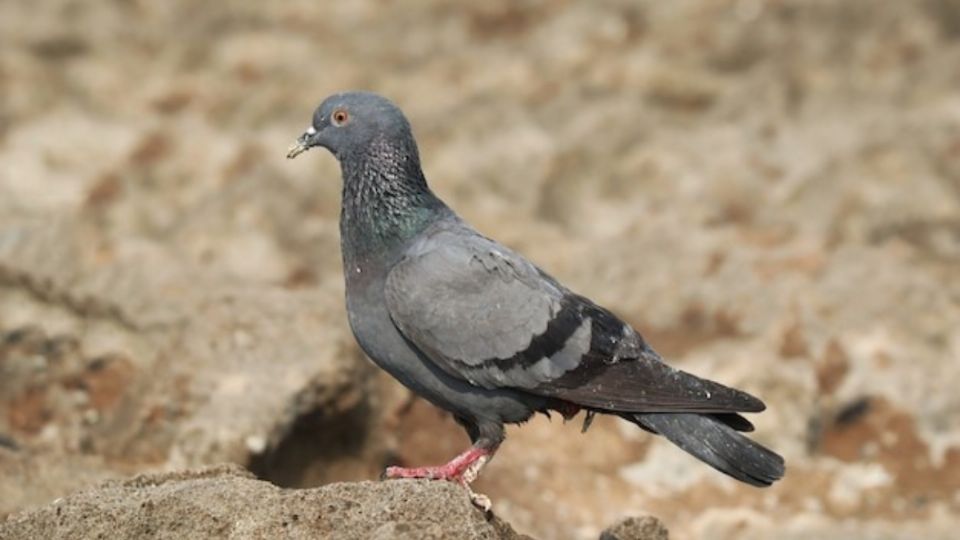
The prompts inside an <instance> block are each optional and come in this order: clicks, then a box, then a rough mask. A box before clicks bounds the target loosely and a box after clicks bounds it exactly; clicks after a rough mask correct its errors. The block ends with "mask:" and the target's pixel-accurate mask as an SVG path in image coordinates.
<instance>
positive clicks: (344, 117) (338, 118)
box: [330, 109, 350, 127]
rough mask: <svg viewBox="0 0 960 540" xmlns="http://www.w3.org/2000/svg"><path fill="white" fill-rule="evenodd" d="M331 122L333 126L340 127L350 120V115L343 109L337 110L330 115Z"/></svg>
mask: <svg viewBox="0 0 960 540" xmlns="http://www.w3.org/2000/svg"><path fill="white" fill-rule="evenodd" d="M330 120H331V121H332V122H333V125H335V126H337V127H340V126H342V125H344V124H346V123H347V121H348V120H350V115H349V114H347V111H345V110H343V109H337V110H335V111H333V114H331V115H330Z"/></svg>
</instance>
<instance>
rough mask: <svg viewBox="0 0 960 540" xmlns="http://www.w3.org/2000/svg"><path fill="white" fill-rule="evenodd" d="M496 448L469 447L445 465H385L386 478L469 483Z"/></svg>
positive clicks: (474, 478)
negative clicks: (409, 467)
mask: <svg viewBox="0 0 960 540" xmlns="http://www.w3.org/2000/svg"><path fill="white" fill-rule="evenodd" d="M495 451H496V448H493V449H490V448H481V447H477V446H472V447H470V448H469V449H468V450H467V451H466V452H464V453H462V454H460V455H459V456H457V457H455V458H453V459H451V460H450V462H449V463H447V464H446V465H440V466H437V467H415V468H412V469H408V468H404V467H387V470H386V471H384V476H385V477H387V478H428V479H431V480H450V481H453V482H459V483H461V484H469V483H470V482H473V481H474V480H476V478H477V474H479V473H480V469H481V468H483V466H484V465H485V464H486V463H487V461H489V460H490V458H491V457H492V456H493V453H494V452H495Z"/></svg>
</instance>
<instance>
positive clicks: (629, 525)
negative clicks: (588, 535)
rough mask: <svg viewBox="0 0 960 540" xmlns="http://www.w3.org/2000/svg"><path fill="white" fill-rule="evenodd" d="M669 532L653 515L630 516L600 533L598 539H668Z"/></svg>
mask: <svg viewBox="0 0 960 540" xmlns="http://www.w3.org/2000/svg"><path fill="white" fill-rule="evenodd" d="M669 538H670V534H669V533H668V532H667V528H666V527H664V526H663V523H661V522H660V520H659V519H657V518H655V517H653V516H643V517H630V518H627V519H625V520H623V521H621V522H619V523H617V524H616V525H613V526H611V527H610V528H608V529H607V530H605V531H603V533H601V534H600V540H668V539H669Z"/></svg>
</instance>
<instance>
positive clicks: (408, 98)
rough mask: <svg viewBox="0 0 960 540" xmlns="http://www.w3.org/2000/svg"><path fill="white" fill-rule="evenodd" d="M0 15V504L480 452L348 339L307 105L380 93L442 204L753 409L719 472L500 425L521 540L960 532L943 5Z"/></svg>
mask: <svg viewBox="0 0 960 540" xmlns="http://www.w3.org/2000/svg"><path fill="white" fill-rule="evenodd" d="M472 4H473V5H469V3H459V2H453V1H444V0H436V1H426V0H421V1H415V2H405V3H402V4H401V3H399V2H386V1H373V0H368V1H355V2H318V1H313V0H311V1H307V0H300V1H291V2H284V3H282V4H281V3H267V2H253V1H240V0H227V1H221V2H203V3H198V2H189V1H186V0H170V1H166V2H147V1H135V0H130V1H121V0H116V1H107V2H81V1H74V0H46V1H44V2H42V3H40V2H27V1H20V0H9V1H6V2H3V3H2V5H0V516H3V515H7V514H10V513H13V512H16V511H18V510H21V509H25V508H32V507H36V506H38V505H42V504H45V503H47V502H49V501H51V500H53V499H54V498H56V497H60V496H63V495H65V494H67V493H70V492H72V491H74V490H77V489H79V488H82V487H86V486H90V485H94V484H96V483H98V482H101V481H103V480H106V479H111V478H124V477H127V476H129V475H132V474H135V473H139V472H144V471H157V470H170V469H178V468H184V467H196V466H201V465H206V464H213V463H221V462H225V461H227V462H235V463H239V464H241V465H244V466H246V467H248V468H250V469H251V470H252V471H254V472H255V473H256V474H257V475H258V476H259V477H261V478H264V479H267V480H270V481H271V482H274V483H276V484H278V485H281V486H289V487H305V486H313V485H319V484H322V483H326V482H332V481H341V480H360V479H372V478H376V477H377V476H378V475H379V472H380V470H381V469H382V467H383V466H384V465H385V464H388V463H404V464H428V463H431V462H442V461H445V460H446V459H448V458H449V457H451V456H452V455H454V454H455V453H457V452H459V451H460V450H462V449H463V448H464V447H465V445H466V444H467V439H466V437H465V435H464V434H463V433H462V430H461V429H460V428H459V427H458V426H457V425H456V424H455V423H454V422H453V421H452V420H451V419H450V418H449V417H447V416H446V415H445V414H443V413H441V412H439V411H438V410H436V409H434V408H433V407H432V406H430V405H429V404H426V403H424V402H422V401H419V400H413V401H411V400H410V397H409V395H408V393H407V392H406V391H405V390H404V389H402V388H401V387H399V385H397V384H396V383H394V382H393V381H391V380H389V378H388V377H386V376H385V375H383V374H381V373H380V372H378V371H377V370H375V369H374V368H372V367H371V365H370V364H369V363H368V362H367V361H366V360H365V359H364V358H363V356H362V354H361V353H360V352H359V350H358V349H357V347H356V345H355V344H354V342H353V340H352V338H351V336H350V335H349V332H348V330H347V328H346V319H345V314H344V306H343V285H342V275H341V271H340V254H339V239H338V229H337V218H338V211H339V204H340V201H339V190H340V177H339V169H338V167H337V165H336V162H335V160H334V159H333V158H332V157H331V156H329V155H327V154H326V153H322V152H315V153H310V154H308V155H306V156H302V157H301V158H300V159H298V160H296V161H287V160H286V159H284V155H285V151H286V149H287V147H288V146H289V144H290V143H291V142H292V141H293V140H294V138H295V137H297V136H298V135H299V134H300V133H302V131H303V130H304V128H306V127H307V125H308V123H309V121H310V118H311V114H312V111H313V109H314V107H315V106H316V105H317V104H318V103H319V102H320V100H321V99H322V98H324V97H325V96H326V95H328V94H330V93H332V92H336V91H340V90H345V89H354V88H362V89H370V90H374V91H376V92H379V93H382V94H384V95H386V96H388V97H390V98H391V99H393V100H394V101H395V102H396V103H398V104H399V105H400V106H401V107H402V108H403V109H404V111H405V112H406V113H407V115H408V117H409V118H410V120H411V122H412V124H413V126H414V132H415V134H416V135H417V137H418V140H419V142H420V148H421V153H422V156H423V163H424V168H425V171H426V174H427V177H428V179H429V180H430V182H431V184H432V186H433V188H434V190H435V191H436V192H438V193H439V194H440V195H441V196H442V197H443V198H445V199H446V200H447V202H448V203H450V204H451V205H452V206H453V207H454V208H455V209H457V210H458V211H459V212H460V213H461V214H462V215H463V216H464V217H465V218H466V219H468V220H469V221H470V222H472V223H473V224H474V225H475V226H476V227H477V228H478V229H480V230H481V231H483V232H485V233H487V234H489V235H491V236H494V237H496V238H498V239H499V240H501V241H503V242H505V243H506V244H508V245H510V246H511V247H514V248H516V249H518V250H520V251H522V252H523V253H525V254H526V255H528V256H529V257H530V258H531V259H533V260H534V261H536V262H537V263H538V264H540V265H541V266H542V267H544V268H545V269H547V270H548V271H549V272H550V273H552V274H554V275H555V276H557V277H558V278H560V279H561V280H562V281H564V282H566V283H567V284H569V285H570V286H571V287H572V288H574V289H575V290H577V291H578V292H580V293H583V294H586V295H588V296H590V297H592V298H593V299H595V300H596V301H598V302H600V303H602V304H604V305H607V306H608V307H610V308H612V309H613V310H614V311H615V312H617V313H618V314H620V315H621V316H623V317H625V318H626V319H627V320H629V321H630V322H632V323H633V324H634V325H635V326H637V327H638V328H639V329H640V330H641V331H642V332H643V334H644V335H645V336H646V337H647V339H648V341H650V342H651V343H652V344H653V345H654V347H655V348H657V349H658V350H659V351H660V352H661V353H662V354H663V355H664V356H665V357H667V358H668V359H670V360H671V361H672V362H673V363H674V364H675V365H677V366H680V367H682V368H683V369H686V370H688V371H693V372H695V373H698V374H701V375H705V376H708V377H709V378H712V379H716V380H719V381H722V382H724V383H727V384H730V385H734V386H737V387H741V388H744V389H746V390H749V391H750V392H752V393H754V394H756V395H758V396H760V397H762V398H763V399H764V400H765V401H766V403H767V405H768V411H767V412H765V413H764V414H762V415H759V416H756V417H755V418H752V420H754V422H755V423H756V424H757V432H756V438H757V439H758V440H760V441H762V442H763V443H764V444H767V445H769V446H771V447H772V448H774V449H776V450H777V451H779V452H780V453H782V454H784V455H785V456H786V458H787V463H788V472H787V477H786V478H785V479H784V480H783V481H782V482H780V483H778V484H777V485H776V486H775V487H773V488H771V489H767V490H756V489H753V488H750V487H747V486H743V485H738V484H736V483H735V482H734V481H732V480H729V479H727V478H726V477H723V476H722V475H720V474H718V473H716V472H714V471H713V470H712V469H710V468H708V467H706V466H704V465H702V464H700V463H699V462H697V461H695V460H694V459H692V458H690V457H689V456H687V455H686V454H684V453H683V452H681V451H679V450H677V449H675V448H673V447H672V446H671V445H669V444H668V443H665V442H663V441H661V440H655V439H654V438H652V437H650V436H648V435H646V434H645V433H642V432H640V431H639V430H637V429H635V428H634V427H632V426H629V425H626V426H625V425H622V424H621V423H619V422H618V421H615V420H613V419H610V418H598V419H597V421H596V422H595V423H594V426H593V428H592V429H591V430H590V432H589V433H588V434H586V435H581V434H580V432H579V427H580V426H579V422H578V421H574V422H571V423H569V424H567V425H564V424H563V423H562V422H561V421H560V420H558V419H557V418H556V417H555V418H554V420H553V421H552V422H551V421H549V420H547V419H546V418H543V417H538V418H536V419H534V420H533V421H531V422H529V423H528V424H527V425H524V426H522V427H512V428H510V430H509V432H508V439H507V442H506V444H505V445H504V446H503V447H502V450H501V452H500V453H499V454H498V456H497V459H496V460H494V461H493V462H492V464H491V465H490V466H489V467H488V468H487V469H486V470H485V471H484V475H483V476H482V477H481V479H480V481H479V482H478V483H477V484H476V485H475V487H476V489H477V490H478V491H479V492H482V493H485V494H487V495H489V496H490V497H491V498H492V499H493V501H494V508H495V510H496V512H497V513H498V515H500V516H502V517H503V518H505V519H506V520H507V521H509V522H510V523H512V524H513V526H514V527H515V528H517V529H518V530H519V531H521V532H525V533H528V534H531V535H534V536H537V537H540V538H547V539H551V538H557V539H561V538H595V537H596V535H597V534H598V533H599V531H600V530H602V529H603V528H604V527H605V526H607V525H609V524H610V523H611V522H613V521H615V520H616V519H619V518H620V517H623V516H626V515H632V514H643V513H652V514H654V515H656V516H659V517H660V518H661V519H663V520H664V522H665V523H666V525H667V526H668V527H669V528H670V530H671V534H672V535H673V537H674V538H680V539H683V538H716V539H732V538H948V537H952V533H953V531H954V530H955V528H956V527H957V526H960V518H958V514H960V392H958V390H957V389H958V388H960V69H958V66H960V2H958V1H955V0H916V1H906V0H885V1H883V0H834V1H826V0H813V1H811V0H783V1H772V0H771V1H762V0H673V1H670V2H657V1H652V0H651V1H641V2H638V1H626V0H624V1H618V0H613V1H603V2H590V3H587V2H582V3H580V2H572V1H556V2H552V1H519V2H513V1H507V0H493V1H489V2H476V3H472Z"/></svg>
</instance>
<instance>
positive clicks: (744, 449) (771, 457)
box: [623, 413, 785, 487]
mask: <svg viewBox="0 0 960 540" xmlns="http://www.w3.org/2000/svg"><path fill="white" fill-rule="evenodd" d="M623 416H624V418H626V419H627V420H630V421H631V422H634V423H636V424H637V425H638V426H640V427H642V428H644V429H647V430H649V431H653V432H655V433H659V434H660V435H663V436H664V437H666V438H667V440H669V441H670V442H672V443H673V444H675V445H677V446H679V447H680V448H682V449H683V450H684V451H686V452H688V453H689V454H691V455H693V456H694V457H696V458H697V459H699V460H701V461H703V462H704V463H706V464H708V465H710V466H711V467H713V468H714V469H717V470H718V471H720V472H722V473H724V474H728V475H730V476H732V477H734V478H736V479H737V480H740V481H741V482H746V483H748V484H750V485H753V486H758V487H766V486H769V485H771V484H773V483H774V482H776V481H777V480H779V479H781V478H783V473H784V469H785V466H784V463H783V458H782V457H780V456H779V455H778V454H776V453H774V452H773V451H771V450H769V449H767V448H764V447H763V446H761V445H760V444H757V443H755V442H753V441H752V440H750V439H748V438H747V437H746V436H744V435H742V434H740V433H737V431H736V430H735V429H734V427H737V426H734V427H731V426H730V425H729V424H730V422H727V421H725V419H723V418H716V417H713V416H710V415H704V414H696V413H651V414H625V415H623ZM734 416H735V415H734ZM748 424H749V423H748Z"/></svg>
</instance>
